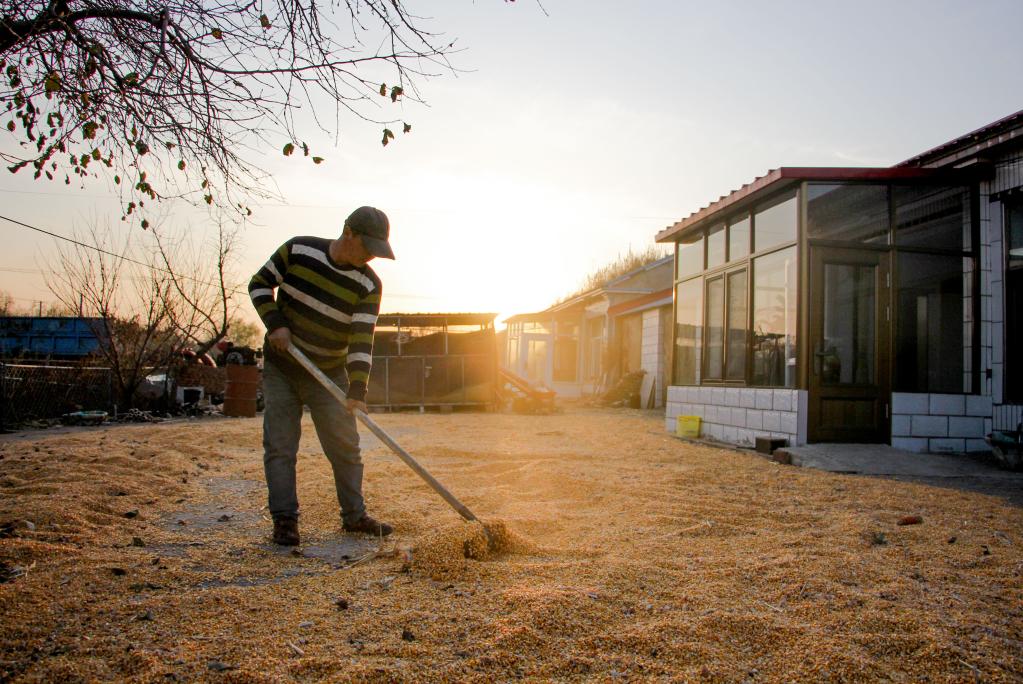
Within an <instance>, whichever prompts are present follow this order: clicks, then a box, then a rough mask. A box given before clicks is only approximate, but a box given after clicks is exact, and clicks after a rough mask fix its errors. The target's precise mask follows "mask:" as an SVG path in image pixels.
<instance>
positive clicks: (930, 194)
mask: <svg viewBox="0 0 1023 684" xmlns="http://www.w3.org/2000/svg"><path fill="white" fill-rule="evenodd" d="M892 192H893V194H894V196H895V243H896V244H897V245H901V246H907V245H913V246H917V247H939V248H942V249H962V250H963V251H967V252H968V251H970V248H971V247H970V245H971V244H972V239H971V232H972V231H971V229H970V211H969V200H970V195H969V193H968V192H966V190H965V189H964V188H947V187H903V186H895V187H893V188H892Z"/></svg>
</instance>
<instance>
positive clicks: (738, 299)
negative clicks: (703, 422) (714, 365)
mask: <svg viewBox="0 0 1023 684" xmlns="http://www.w3.org/2000/svg"><path fill="white" fill-rule="evenodd" d="M726 377H727V378H728V379H729V380H743V379H745V377H746V271H738V272H736V273H729V274H728V372H727V373H726Z"/></svg>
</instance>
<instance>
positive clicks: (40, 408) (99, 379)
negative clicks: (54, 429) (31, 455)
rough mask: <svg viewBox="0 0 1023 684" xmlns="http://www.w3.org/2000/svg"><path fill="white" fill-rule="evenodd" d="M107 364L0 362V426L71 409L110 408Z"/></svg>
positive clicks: (110, 382) (110, 379)
mask: <svg viewBox="0 0 1023 684" xmlns="http://www.w3.org/2000/svg"><path fill="white" fill-rule="evenodd" d="M113 405H114V383H113V377H112V374H111V371H110V369H109V368H97V367H95V366H87V365H84V364H81V365H80V364H75V363H64V364H61V365H42V364H38V365H37V364H28V363H3V362H0V426H3V427H14V426H17V425H20V424H24V423H29V422H32V421H35V420H46V419H52V418H59V417H60V416H62V415H64V414H65V413H70V412H73V411H108V412H109V411H112V410H113Z"/></svg>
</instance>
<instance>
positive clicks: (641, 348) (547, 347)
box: [501, 255, 674, 407]
mask: <svg viewBox="0 0 1023 684" xmlns="http://www.w3.org/2000/svg"><path fill="white" fill-rule="evenodd" d="M673 259H674V257H673V256H671V255H669V256H666V257H664V258H662V259H658V260H656V261H653V262H651V263H649V264H646V265H645V266H641V267H639V268H636V269H633V270H632V271H629V272H628V273H625V274H623V275H621V276H619V277H617V278H615V279H614V280H612V281H610V282H609V283H607V284H606V285H604V286H603V287H598V288H595V289H592V290H588V291H586V292H583V293H582V294H579V295H576V296H573V297H571V298H569V299H568V300H566V301H564V302H560V303H558V304H555V305H554V306H552V307H550V308H548V309H545V310H544V311H540V312H537V313H528V314H518V315H515V316H512V317H510V318H508V319H506V320H505V323H506V324H507V329H506V332H505V345H504V348H503V353H502V359H501V362H502V365H503V366H504V367H505V368H506V369H508V370H510V371H511V372H512V373H515V374H516V375H519V376H522V377H524V378H526V379H528V380H529V381H530V382H532V383H534V384H537V385H542V386H544V387H547V388H549V389H551V390H554V391H555V392H557V393H558V395H560V396H566V397H579V396H583V395H591V394H596V393H599V392H601V391H602V390H604V389H607V388H608V387H610V386H611V385H613V384H614V383H615V382H616V381H617V380H618V379H619V378H621V377H622V376H624V375H625V374H627V373H630V372H633V371H638V370H643V371H645V375H644V377H643V384H642V387H641V388H640V397H641V403H642V405H643V406H647V407H661V406H663V405H664V398H665V394H666V389H667V382H668V379H669V376H668V355H669V348H668V347H669V344H670V342H671V320H672V319H671V301H672V264H673Z"/></svg>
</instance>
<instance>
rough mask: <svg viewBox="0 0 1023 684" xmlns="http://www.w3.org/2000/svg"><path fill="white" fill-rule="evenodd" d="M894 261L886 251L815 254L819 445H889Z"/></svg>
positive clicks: (813, 336) (815, 438)
mask: <svg viewBox="0 0 1023 684" xmlns="http://www.w3.org/2000/svg"><path fill="white" fill-rule="evenodd" d="M889 261H890V258H889V255H888V254H887V253H886V252H868V251H859V250H851V249H838V248H826V247H824V248H822V247H814V248H812V250H811V260H810V288H809V289H810V387H809V416H808V420H807V432H808V435H807V437H808V439H809V441H811V442H874V443H882V442H888V441H889V438H890V435H891V431H890V428H889V401H890V397H891V354H890V344H891V342H890V333H889V331H890V328H891V307H890V301H889V300H890V297H889V291H890V288H889V282H890V274H889V265H888V264H889Z"/></svg>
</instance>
